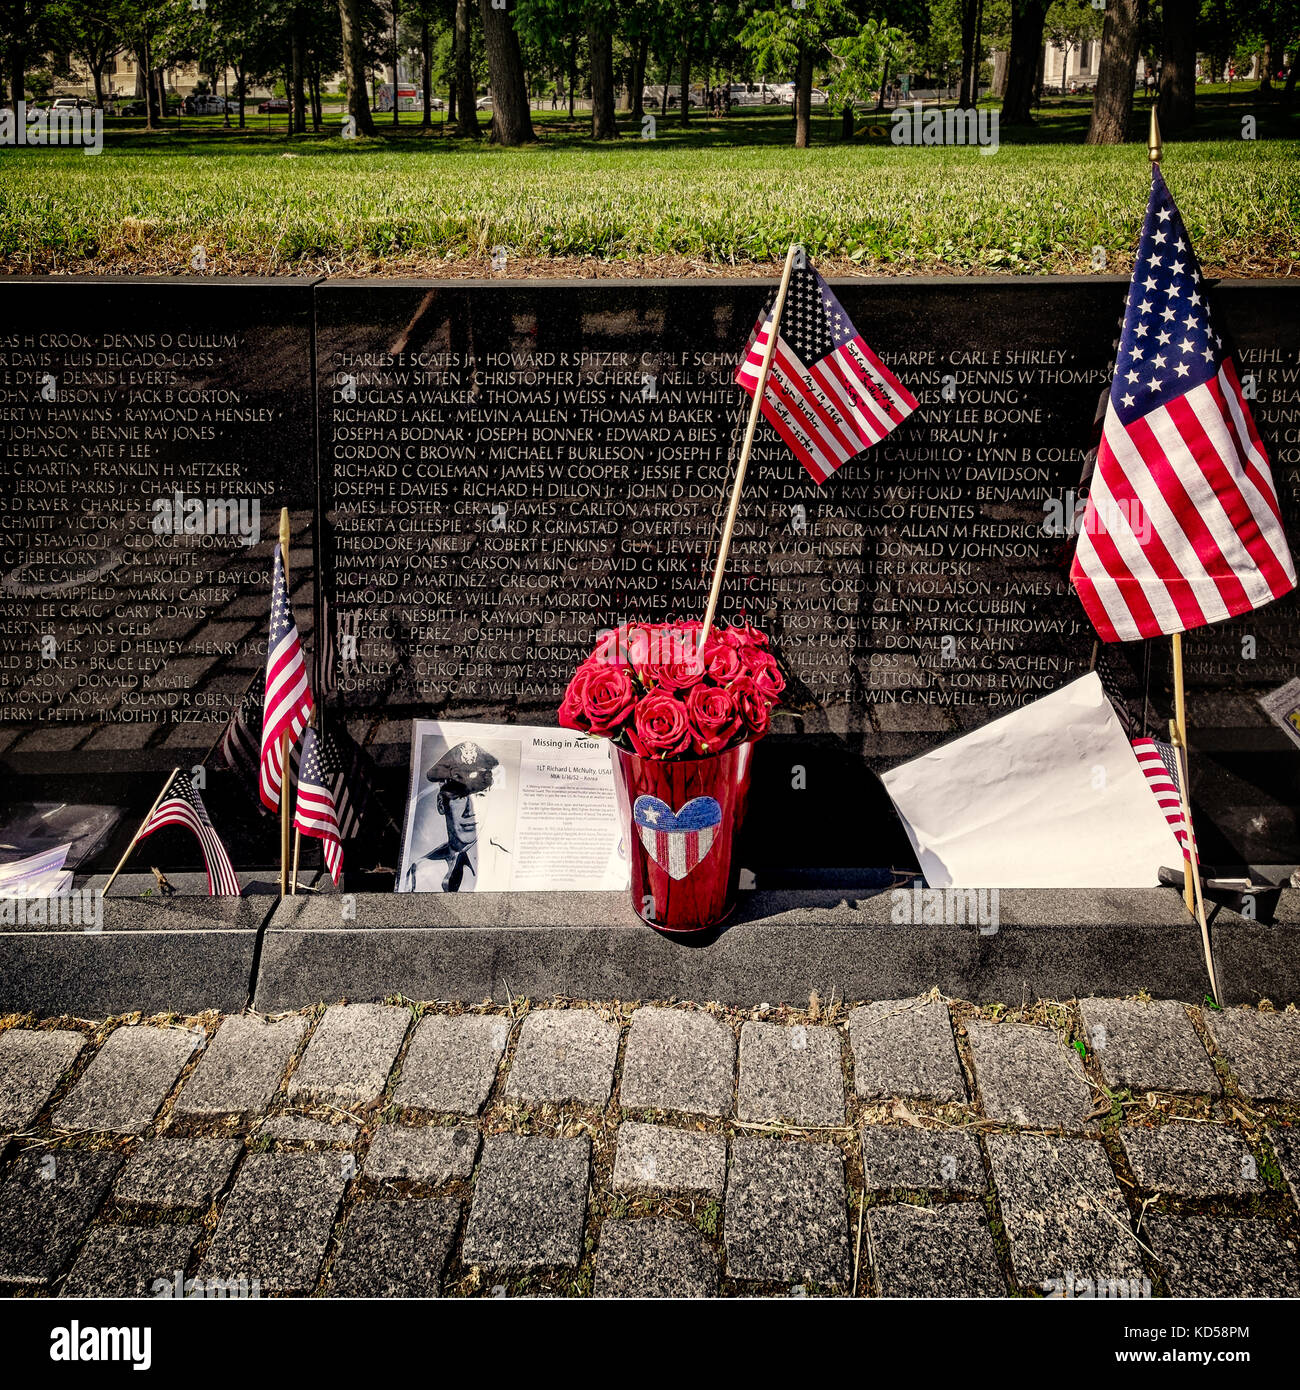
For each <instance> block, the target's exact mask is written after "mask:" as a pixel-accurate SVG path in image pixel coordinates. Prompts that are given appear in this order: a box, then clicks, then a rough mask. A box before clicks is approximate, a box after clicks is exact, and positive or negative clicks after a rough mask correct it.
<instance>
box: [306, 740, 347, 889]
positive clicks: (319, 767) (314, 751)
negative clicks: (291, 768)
mask: <svg viewBox="0 0 1300 1390" xmlns="http://www.w3.org/2000/svg"><path fill="white" fill-rule="evenodd" d="M350 820H351V811H350V808H349V807H348V793H347V787H346V785H345V784H344V780H343V768H342V766H341V764H340V763H339V762H338V761H337V759H336V757H335V755H334V746H333V744H331V743H329V742H328V741H327V740H326V739H325V738H324V737H317V734H316V730H315V729H310V728H309V729H308V730H307V732H306V733H305V734H304V735H303V736H302V759H301V762H300V763H299V767H298V805H297V808H296V809H295V811H294V814H293V823H294V825H295V826H296V827H297V828H298V829H299V830H301V831H302V833H303V834H304V835H312V836H314V837H315V838H316V839H318V840H320V841H321V844H322V845H323V847H324V850H325V867H326V868H327V869H328V870H329V871H330V877H331V878H332V879H333V880H334V882H335V883H336V884H337V883H338V881H339V879H340V878H341V877H342V876H343V846H342V844H341V843H340V841H341V840H342V839H343V837H344V826H345V825H347V824H349V823H350Z"/></svg>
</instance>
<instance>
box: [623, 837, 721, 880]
mask: <svg viewBox="0 0 1300 1390" xmlns="http://www.w3.org/2000/svg"><path fill="white" fill-rule="evenodd" d="M637 830H638V831H639V832H640V835H641V843H642V844H643V845H644V846H645V847H646V852H647V853H648V854H649V855H650V857H651V858H652V859H653V860H654V861H655V863H656V864H658V865H659V867H660V868H661V869H667V870H668V874H669V877H671V878H678V879H680V878H685V877H686V875H687V874H689V873H690V872H691V870H692V869H693V868H695V866H696V865H697V864H698V863H699V862H700V861H701V860H702V859H703V858H704V856H705V855H706V854H708V852H709V850H710V849H711V848H712V847H713V837H714V834H715V832H716V831H717V826H716V825H710V826H706V827H705V828H704V829H703V830H654V829H652V828H651V827H650V826H648V825H639V826H637Z"/></svg>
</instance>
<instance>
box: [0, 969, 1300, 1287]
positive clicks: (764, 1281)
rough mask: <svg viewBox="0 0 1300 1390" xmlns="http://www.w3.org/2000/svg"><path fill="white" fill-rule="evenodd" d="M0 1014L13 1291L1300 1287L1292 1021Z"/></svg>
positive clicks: (679, 1010)
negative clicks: (43, 1017)
mask: <svg viewBox="0 0 1300 1390" xmlns="http://www.w3.org/2000/svg"><path fill="white" fill-rule="evenodd" d="M809 1005H810V1006H809V1008H808V1009H807V1010H803V1011H794V1010H789V1009H771V1008H769V1007H767V1006H766V1005H760V1006H758V1007H756V1008H754V1009H751V1010H748V1011H745V1010H727V1009H722V1008H719V1007H717V1006H714V1005H709V1006H704V1007H699V1006H696V1005H692V1004H681V1003H677V1002H671V1003H668V1004H654V1005H644V1006H641V1005H630V1004H620V1003H614V1004H603V1003H577V1002H572V1001H555V1002H554V1003H552V1004H550V1005H542V1004H536V1003H531V1004H530V1003H527V1002H516V1003H515V1004H513V1005H512V1006H511V1007H510V1008H508V1009H504V1008H496V1007H493V1006H489V1005H481V1006H473V1007H468V1008H462V1007H460V1006H457V1005H444V1004H438V1005H412V1004H409V1003H407V1002H404V1001H397V1002H390V1003H387V1004H355V1005H334V1006H331V1007H328V1008H325V1007H320V1008H317V1009H315V1010H312V1011H308V1012H304V1013H301V1014H290V1015H285V1016H283V1017H280V1018H275V1019H267V1018H260V1017H255V1016H252V1015H243V1016H229V1017H225V1018H221V1017H218V1016H216V1015H203V1016H199V1017H197V1018H176V1017H158V1018H149V1019H140V1018H128V1019H111V1020H108V1021H106V1022H104V1023H101V1024H96V1023H93V1022H88V1021H86V1020H79V1019H60V1020H49V1021H43V1022H38V1021H37V1020H34V1019H31V1018H17V1019H13V1018H10V1019H3V1020H0V1154H2V1157H0V1286H3V1288H4V1290H5V1291H6V1292H7V1293H10V1294H15V1293H16V1294H34V1293H62V1294H67V1295H127V1294H158V1293H160V1292H167V1293H172V1294H174V1293H175V1292H176V1291H177V1290H181V1289H187V1290H188V1291H189V1292H191V1293H199V1292H203V1293H208V1294H221V1293H225V1294H227V1295H229V1294H237V1293H239V1292H242V1291H247V1292H257V1293H260V1294H262V1295H269V1294H308V1293H319V1294H323V1295H334V1296H354V1295H388V1296H424V1295H437V1294H441V1295H443V1296H464V1295H486V1296H490V1295H493V1294H495V1295H502V1294H506V1295H513V1294H559V1295H572V1294H576V1295H585V1294H593V1293H594V1294H595V1295H598V1296H631V1295H648V1296H671V1295H711V1294H718V1293H721V1294H724V1295H735V1294H742V1295H743V1294H768V1295H775V1296H790V1295H792V1294H794V1295H805V1296H813V1295H850V1294H854V1295H859V1296H886V1297H888V1296H906V1295H921V1296H925V1295H934V1296H951V1295H962V1296H971V1297H989V1296H995V1297H996V1296H1002V1295H1006V1294H1009V1293H1010V1294H1019V1293H1041V1292H1047V1293H1054V1292H1069V1293H1074V1294H1079V1293H1084V1294H1086V1293H1089V1292H1091V1291H1093V1290H1100V1291H1102V1292H1105V1293H1107V1294H1108V1295H1114V1294H1122V1295H1124V1296H1132V1295H1134V1294H1147V1293H1149V1294H1154V1295H1165V1294H1172V1295H1214V1296H1231V1295H1240V1294H1251V1295H1260V1296H1287V1295H1289V1296H1293V1297H1294V1296H1298V1295H1300V1264H1298V1263H1297V1248H1298V1246H1300V1211H1298V1210H1297V1206H1296V1202H1297V1198H1298V1197H1300V1014H1298V1013H1296V1012H1294V1011H1288V1012H1272V1011H1269V1010H1268V1009H1264V1010H1248V1009H1231V1010H1228V1011H1226V1012H1218V1011H1211V1010H1209V1009H1198V1008H1189V1007H1186V1006H1184V1005H1182V1004H1178V1003H1170V1002H1152V1001H1149V1000H1145V999H1130V1000H1115V999H1085V1000H1081V1001H1071V1002H1069V1003H1055V1002H1043V1003H1039V1004H1036V1005H1034V1006H1033V1007H1029V1008H1024V1009H1019V1010H1007V1009H1004V1008H1002V1007H1000V1006H992V1007H985V1008H976V1007H974V1006H972V1005H969V1004H964V1003H962V1002H960V1001H956V1000H945V999H941V998H939V996H938V995H937V994H936V995H933V996H930V997H927V998H924V999H913V1000H889V1001H877V1002H874V1003H870V1004H866V1005H858V1006H853V1007H847V1006H844V1005H835V1006H833V1007H831V1008H827V1007H826V1006H825V1005H823V1004H821V1003H820V1002H819V1001H818V1000H817V999H816V998H815V997H814V999H812V1000H810V1001H809Z"/></svg>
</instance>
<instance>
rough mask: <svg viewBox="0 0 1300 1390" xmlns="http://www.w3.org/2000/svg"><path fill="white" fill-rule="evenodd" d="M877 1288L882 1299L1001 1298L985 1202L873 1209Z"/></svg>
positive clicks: (873, 1265) (873, 1271) (873, 1262)
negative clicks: (983, 1203)
mask: <svg viewBox="0 0 1300 1390" xmlns="http://www.w3.org/2000/svg"><path fill="white" fill-rule="evenodd" d="M867 1226H868V1228H869V1231H870V1240H871V1284H872V1291H873V1292H874V1293H875V1294H876V1296H877V1297H879V1298H1000V1297H1002V1296H1004V1295H1005V1294H1006V1291H1007V1290H1006V1283H1005V1281H1004V1280H1003V1278H1002V1272H1001V1270H1000V1269H999V1268H998V1258H997V1253H996V1251H995V1250H994V1248H993V1236H992V1235H991V1233H990V1232H989V1225H988V1218H987V1216H986V1215H985V1213H984V1208H983V1206H982V1205H981V1204H980V1203H979V1202H947V1203H945V1204H944V1205H943V1206H939V1207H915V1206H911V1205H910V1204H908V1203H899V1204H898V1205H897V1206H886V1207H872V1208H871V1210H870V1211H869V1212H868V1213H867Z"/></svg>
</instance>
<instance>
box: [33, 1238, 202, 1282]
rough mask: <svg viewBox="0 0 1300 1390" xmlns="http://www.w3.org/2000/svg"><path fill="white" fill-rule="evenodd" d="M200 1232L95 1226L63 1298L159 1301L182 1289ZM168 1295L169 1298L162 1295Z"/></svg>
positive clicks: (66, 1280)
mask: <svg viewBox="0 0 1300 1390" xmlns="http://www.w3.org/2000/svg"><path fill="white" fill-rule="evenodd" d="M202 1233H203V1232H202V1228H201V1227H199V1226H98V1227H96V1228H95V1230H93V1231H91V1233H90V1234H89V1235H88V1236H87V1237H86V1243H85V1245H83V1246H82V1247H81V1254H80V1255H78V1256H77V1262H76V1263H75V1264H74V1265H73V1266H72V1272H71V1273H70V1274H69V1275H68V1277H67V1278H66V1279H65V1280H64V1281H63V1287H62V1289H61V1290H60V1293H61V1294H62V1295H63V1296H64V1297H65V1298H158V1297H160V1296H161V1297H172V1298H174V1297H175V1296H176V1292H175V1291H176V1289H177V1287H178V1286H179V1287H180V1288H181V1290H182V1291H183V1290H184V1288H185V1269H186V1266H187V1265H188V1264H189V1262H190V1256H191V1255H192V1254H193V1253H194V1247H195V1245H197V1244H198V1239H199V1236H200V1235H202ZM164 1290H167V1292H164Z"/></svg>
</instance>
